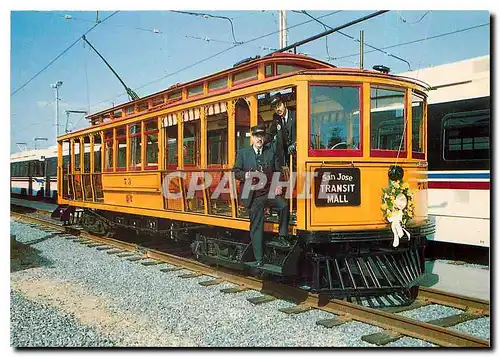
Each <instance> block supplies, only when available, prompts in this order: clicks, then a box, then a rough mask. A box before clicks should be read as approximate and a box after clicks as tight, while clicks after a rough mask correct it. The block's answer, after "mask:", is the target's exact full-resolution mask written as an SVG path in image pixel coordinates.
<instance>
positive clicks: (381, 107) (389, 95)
mask: <svg viewBox="0 0 500 357" xmlns="http://www.w3.org/2000/svg"><path fill="white" fill-rule="evenodd" d="M370 104H371V107H370V127H371V150H372V156H377V152H374V151H373V150H392V151H403V152H406V135H405V133H406V130H405V129H406V113H405V91H404V90H398V89H388V88H382V87H376V86H372V87H371V89H370ZM396 154H397V153H393V154H389V155H390V156H392V155H396ZM403 155H404V154H403ZM382 156H385V154H383V153H382ZM399 156H400V157H401V153H400V155H399Z"/></svg>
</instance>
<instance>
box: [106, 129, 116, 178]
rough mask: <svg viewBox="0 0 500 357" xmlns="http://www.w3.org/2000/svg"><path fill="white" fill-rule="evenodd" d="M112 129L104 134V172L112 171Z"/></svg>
mask: <svg viewBox="0 0 500 357" xmlns="http://www.w3.org/2000/svg"><path fill="white" fill-rule="evenodd" d="M113 142H114V139H113V129H111V130H108V131H106V132H104V150H105V152H104V171H108V172H109V171H113Z"/></svg>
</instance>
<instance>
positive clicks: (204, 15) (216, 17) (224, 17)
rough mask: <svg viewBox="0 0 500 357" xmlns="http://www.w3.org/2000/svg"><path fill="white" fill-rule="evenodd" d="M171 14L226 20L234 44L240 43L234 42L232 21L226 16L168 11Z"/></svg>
mask: <svg viewBox="0 0 500 357" xmlns="http://www.w3.org/2000/svg"><path fill="white" fill-rule="evenodd" d="M170 11H171V12H175V13H178V14H184V15H191V16H198V17H204V18H207V17H211V18H214V19H222V20H227V21H229V23H230V24H231V33H232V35H233V40H234V43H240V42H238V41H237V40H236V37H235V35H234V25H233V20H231V19H230V18H229V17H226V16H218V15H211V14H205V13H201V12H190V11H178V10H170Z"/></svg>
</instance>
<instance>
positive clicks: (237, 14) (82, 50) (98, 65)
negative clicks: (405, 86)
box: [10, 10, 490, 152]
mask: <svg viewBox="0 0 500 357" xmlns="http://www.w3.org/2000/svg"><path fill="white" fill-rule="evenodd" d="M193 11H195V10H193ZM337 11H338V10H330V11H313V10H309V11H308V12H309V13H310V14H311V15H313V16H314V17H317V18H318V17H321V16H323V15H327V14H330V15H329V16H325V17H322V18H321V19H320V20H321V21H323V22H324V23H326V24H327V25H329V26H332V27H336V26H339V25H341V24H344V23H346V22H349V21H352V20H354V19H356V18H359V17H362V16H364V15H367V14H369V13H371V12H372V11H347V10H343V11H340V12H337ZM195 12H206V13H210V14H212V15H218V16H226V17H229V18H231V19H232V21H233V24H234V33H235V37H236V40H237V41H241V42H245V41H249V40H251V39H254V38H256V37H259V36H262V35H265V34H269V33H272V32H275V31H277V29H278V23H277V21H278V14H277V11H271V10H266V11H255V10H254V11H195ZM111 14H112V12H110V11H103V12H99V19H100V20H103V19H105V18H106V17H107V16H109V15H111ZM66 15H70V16H71V19H66V18H65V16H66ZM287 16H288V19H287V20H288V26H289V27H290V26H294V25H296V24H299V23H302V22H306V21H309V20H311V19H310V18H309V17H307V16H306V15H304V14H300V13H295V12H292V11H287ZM95 20H96V12H95V11H81V12H78V11H43V12H36V11H13V12H11V58H10V61H11V68H10V74H11V81H10V101H11V102H10V104H11V111H10V118H11V145H10V150H11V152H15V151H18V148H17V145H16V143H17V142H26V143H28V146H29V147H30V148H31V147H32V146H33V138H34V137H46V138H48V139H49V142H48V143H47V144H46V145H45V146H47V145H53V144H54V143H55V138H54V136H55V135H54V133H55V129H54V118H55V113H54V111H55V109H54V90H53V89H52V88H51V84H53V83H55V82H57V81H62V82H63V85H62V87H61V88H60V91H59V96H60V108H59V118H60V122H61V129H60V133H62V132H63V131H64V125H65V122H66V114H65V110H87V111H90V112H96V111H99V110H102V109H104V108H106V107H110V106H111V105H113V104H119V103H122V102H124V101H127V96H126V95H124V89H123V87H122V86H121V84H120V83H119V81H118V80H117V79H116V78H115V77H114V75H113V74H112V73H111V71H110V70H109V69H108V68H107V67H106V66H105V64H104V63H103V62H102V60H101V59H100V58H99V57H98V56H97V55H96V54H95V53H94V52H92V51H91V50H90V49H89V47H88V46H84V45H83V41H82V40H80V41H78V43H76V44H75V45H74V46H73V47H72V48H71V49H69V50H68V51H67V52H66V53H65V54H64V55H63V56H61V57H60V58H59V59H58V60H57V61H55V62H54V63H53V64H52V65H51V66H49V67H48V68H47V69H46V70H44V71H43V72H42V73H41V74H40V75H39V76H37V77H36V78H35V79H34V80H32V81H31V82H30V83H28V84H27V85H26V86H25V87H24V88H22V89H20V90H19V88H20V87H21V86H22V85H23V84H25V83H26V82H27V81H28V80H29V79H30V78H31V77H33V76H34V75H35V74H36V73H37V72H39V71H40V70H41V69H42V68H44V67H45V66H46V65H47V64H48V63H49V62H50V61H52V60H53V59H54V58H55V57H56V56H58V55H59V54H61V53H62V52H63V51H64V50H65V49H67V48H68V47H69V46H70V45H71V44H72V43H73V42H74V41H76V40H77V39H78V38H80V37H81V36H82V34H84V33H85V32H86V31H87V30H88V29H89V28H91V27H92V26H93V25H94V21H95ZM489 22H490V14H489V12H487V11H469V10H466V11H438V10H432V11H430V12H427V11H422V10H418V11H390V12H388V13H386V14H383V15H381V16H378V17H376V18H373V19H370V20H368V21H365V22H363V23H360V24H358V25H354V26H352V27H349V28H346V29H344V30H342V32H343V33H344V34H347V35H350V36H353V37H356V38H358V37H359V31H360V30H364V33H365V42H366V43H367V44H369V45H372V46H375V47H378V48H383V47H387V46H393V45H399V46H396V47H393V48H391V49H388V50H387V51H388V52H389V53H391V54H393V55H395V56H398V57H401V58H403V59H405V60H406V61H408V62H410V65H411V69H412V70H415V69H418V68H424V67H428V66H432V65H439V64H443V63H449V62H454V61H459V60H463V59H467V58H472V57H477V56H483V55H488V54H489V53H490V26H489ZM484 24H487V25H485V26H481V27H477V28H474V29H470V30H466V31H462V32H459V33H455V34H450V35H447V36H442V37H439V38H432V39H429V38H430V37H433V36H436V35H441V34H446V33H449V32H453V31H458V30H462V29H467V28H470V27H473V26H478V25H484ZM154 30H157V31H154ZM322 31H324V27H323V26H322V25H320V24H318V23H317V22H314V21H311V22H309V23H306V24H303V25H300V26H297V27H294V28H292V29H290V30H289V31H288V43H289V44H290V43H292V42H296V41H299V40H301V39H304V38H306V37H309V36H312V35H314V34H316V33H318V32H322ZM155 32H158V33H155ZM87 38H88V40H89V41H90V42H91V43H92V44H93V45H94V46H95V47H96V48H97V49H98V50H99V51H100V52H101V54H102V55H103V56H104V57H105V58H106V60H107V61H108V62H109V63H110V64H111V65H112V66H113V68H114V69H115V70H116V71H117V72H118V74H119V75H120V76H121V77H122V79H123V80H124V81H125V83H126V84H127V85H128V86H129V87H131V88H132V89H134V90H135V91H136V92H137V93H138V95H139V96H146V95H148V94H151V93H154V92H157V91H160V90H163V89H165V88H167V87H169V86H170V85H171V84H173V83H177V82H181V83H182V82H186V81H189V80H192V79H195V78H197V77H201V76H204V75H207V74H210V73H214V72H217V71H220V70H222V69H225V68H228V67H231V66H232V65H233V64H234V63H235V62H237V61H239V60H241V59H243V58H246V57H249V56H255V55H261V56H262V55H265V54H267V53H269V52H270V51H269V49H265V48H264V49H263V46H264V47H267V48H277V47H278V35H277V34H276V33H274V34H272V35H269V36H267V37H263V38H261V39H258V40H255V41H253V42H249V43H247V44H243V45H240V46H237V47H235V48H233V49H231V50H228V51H226V52H224V53H223V54H221V55H219V56H216V57H214V58H211V59H209V60H206V61H204V62H202V63H199V64H197V65H195V66H193V67H191V68H189V69H186V70H182V69H183V68H184V67H186V66H188V65H191V64H194V63H196V62H198V61H201V60H203V59H206V58H207V57H210V56H212V55H214V54H216V53H218V52H220V51H222V50H224V49H227V48H229V47H231V46H232V42H233V37H232V34H231V26H230V23H229V22H228V21H226V20H221V19H213V18H204V17H198V16H190V15H185V14H180V13H174V12H170V11H120V12H118V13H117V14H115V15H113V16H112V17H110V18H109V19H108V20H106V21H105V22H103V23H101V24H100V25H98V26H97V27H96V28H95V29H93V30H92V31H91V32H90V33H89V34H88V35H87ZM197 38H201V39H197ZM426 38H427V40H424V41H420V42H416V43H413V44H408V45H401V44H403V43H405V42H410V41H416V40H420V39H426ZM203 39H210V41H206V40H203ZM325 41H326V40H325V38H323V39H320V40H316V41H314V42H312V43H309V44H306V45H304V46H302V47H300V48H299V51H300V52H303V53H307V54H308V55H310V56H312V57H315V58H318V59H321V60H328V54H327V51H326V44H325ZM328 49H329V54H330V57H331V58H337V59H331V60H330V63H333V64H335V65H337V66H343V67H355V66H357V61H358V60H359V57H358V53H359V44H358V43H357V42H355V41H353V40H352V39H349V38H347V37H346V36H343V35H341V34H338V33H337V34H332V35H329V36H328ZM365 50H366V51H368V50H369V48H366V49H365ZM349 55H352V56H349ZM375 64H384V65H387V66H388V67H390V68H391V69H392V72H393V73H398V72H405V71H407V70H408V69H409V68H408V65H407V64H406V63H405V62H403V61H400V60H397V59H394V58H392V57H389V56H387V55H385V54H382V53H380V52H369V53H367V54H366V55H365V68H371V67H372V66H373V65H375ZM180 70H182V71H180ZM175 72H178V73H175ZM162 78H163V79H162ZM151 82H154V83H151ZM148 83H151V84H148ZM16 91H17V92H16ZM81 118H82V115H77V114H73V115H71V116H70V123H69V128H70V129H71V128H73V129H77V128H82V127H84V126H86V125H87V121H86V120H85V119H84V118H83V119H81ZM40 146H44V145H40V144H39V147H40Z"/></svg>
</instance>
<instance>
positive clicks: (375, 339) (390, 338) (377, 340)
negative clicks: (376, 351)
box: [361, 331, 403, 346]
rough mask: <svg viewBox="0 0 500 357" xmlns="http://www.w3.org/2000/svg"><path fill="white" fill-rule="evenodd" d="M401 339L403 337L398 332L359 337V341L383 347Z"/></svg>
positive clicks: (384, 332) (383, 332)
mask: <svg viewBox="0 0 500 357" xmlns="http://www.w3.org/2000/svg"><path fill="white" fill-rule="evenodd" d="M401 337H403V335H401V334H400V333H398V332H393V331H382V332H376V333H372V334H370V335H365V336H361V340H363V341H365V342H368V343H371V344H372V345H377V346H384V345H387V344H388V343H391V342H394V341H397V340H399V339H400V338H401Z"/></svg>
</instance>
